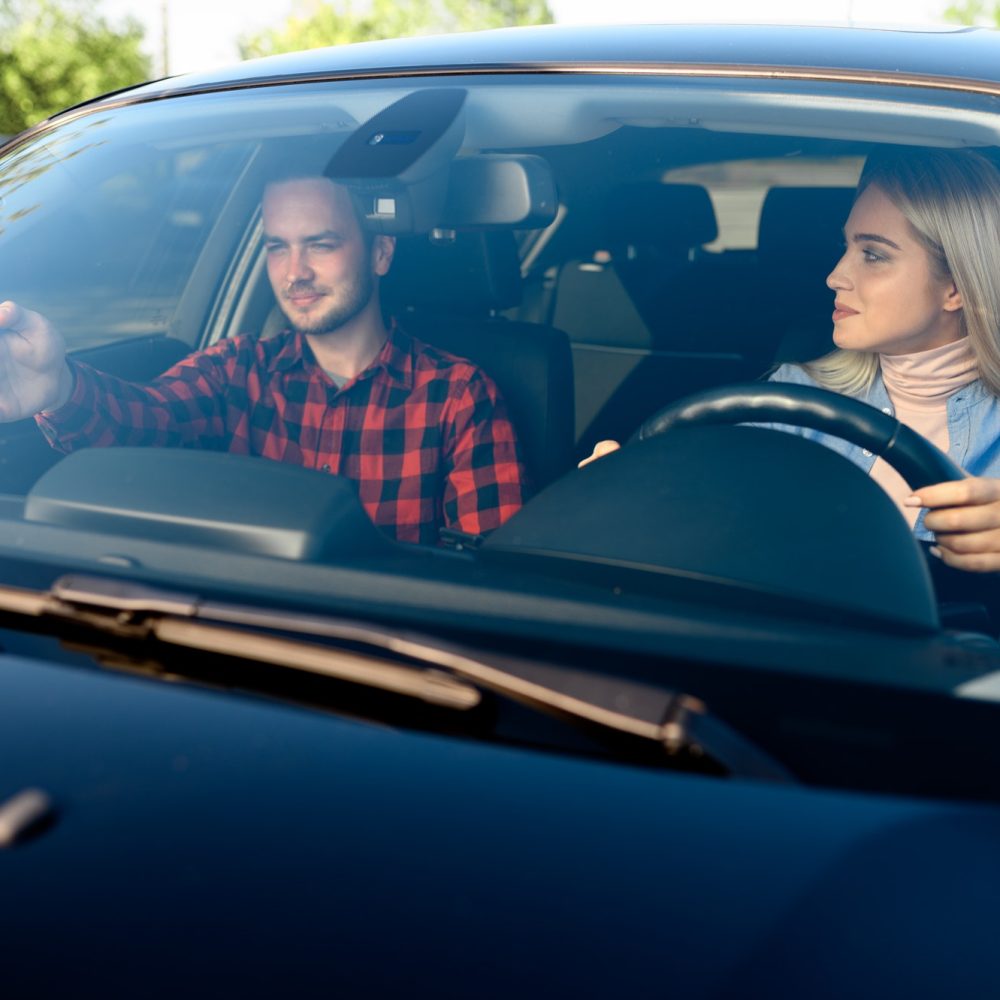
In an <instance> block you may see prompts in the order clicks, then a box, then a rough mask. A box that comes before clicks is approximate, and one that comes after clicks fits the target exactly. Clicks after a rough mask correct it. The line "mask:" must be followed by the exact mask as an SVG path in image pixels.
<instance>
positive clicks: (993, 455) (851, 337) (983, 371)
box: [587, 149, 1000, 572]
mask: <svg viewBox="0 0 1000 1000" xmlns="http://www.w3.org/2000/svg"><path fill="white" fill-rule="evenodd" d="M844 238H845V249H844V254H843V256H842V257H841V258H840V260H839V261H838V262H837V265H836V267H834V269H833V271H832V272H831V273H830V275H829V277H828V278H827V285H828V286H829V287H830V288H831V289H832V290H833V292H834V294H835V300H834V309H833V327H834V329H833V339H834V343H835V344H836V345H837V350H835V351H833V352H832V353H831V354H828V355H826V356H825V357H823V358H820V359H819V360H817V361H813V362H811V363H809V364H805V365H801V366H799V365H782V366H781V367H780V368H779V369H778V370H777V371H776V372H774V374H773V375H772V376H771V378H772V380H774V381H779V382H792V383H797V384H801V385H817V386H820V387H821V388H825V389H831V390H833V391H836V392H840V393H844V394H845V395H849V396H853V397H855V398H857V399H860V400H862V401H864V402H866V403H869V404H870V405H872V406H875V407H877V408H878V409H880V410H882V411H883V412H886V413H891V414H894V415H895V416H896V418H897V419H899V420H900V421H901V422H903V423H905V424H907V425H909V426H910V427H912V428H913V429H914V430H916V431H918V432H919V433H920V434H922V435H923V436H924V437H926V438H928V439H929V440H930V441H932V442H933V443H934V444H936V445H937V446H938V447H939V448H940V449H941V450H942V451H944V452H946V453H947V454H948V455H949V456H950V457H951V458H952V459H953V460H954V461H955V462H957V463H958V464H959V465H960V466H962V468H963V469H965V470H966V472H967V473H968V476H967V478H965V479H964V480H961V481H958V482H950V483H939V484H937V485H934V486H928V487H926V488H923V489H921V490H920V492H919V495H915V494H913V492H912V491H911V490H910V489H909V488H908V487H907V486H906V484H905V483H904V482H903V480H902V478H901V477H900V476H899V474H898V473H896V472H895V471H894V470H893V469H891V468H890V467H889V466H888V465H887V464H886V463H885V462H883V461H882V460H881V459H877V458H875V456H873V455H872V454H871V453H869V452H865V451H863V450H862V449H861V448H859V447H857V446H856V445H852V444H849V443H848V442H846V441H842V440H840V439H838V438H833V437H830V436H829V435H826V434H824V433H822V432H820V431H815V430H811V429H806V428H787V429H788V430H789V431H791V432H792V433H798V434H801V435H802V436H804V437H808V438H812V439H814V440H817V441H820V442H821V443H823V444H825V445H827V446H829V447H831V448H833V449H835V450H836V451H839V452H840V453H841V454H843V455H845V456H846V457H847V458H849V459H850V460H852V461H854V462H855V463H856V464H858V465H859V466H861V467H862V468H863V469H865V471H867V472H868V473H869V474H870V475H871V476H872V478H873V479H875V480H876V481H877V482H878V483H879V484H880V485H881V486H883V487H884V488H885V489H886V491H887V492H888V493H889V495H890V496H891V497H892V498H893V500H895V502H896V503H897V505H898V506H899V507H900V509H901V510H902V511H903V513H904V514H905V515H906V516H907V518H908V520H909V522H910V524H911V525H912V526H913V527H914V530H915V532H916V534H917V536H918V537H920V538H929V537H931V534H932V533H933V536H934V537H935V538H936V548H935V549H934V550H932V551H935V554H938V555H940V557H941V558H942V559H943V561H944V562H945V563H947V564H948V565H950V566H954V567H957V568H960V569H966V570H974V571H979V572H991V571H996V570H1000V172H998V170H997V168H996V167H995V166H994V165H993V164H992V163H991V162H990V161H989V160H988V159H987V158H986V157H984V156H982V155H981V154H979V153H976V152H972V151H967V150H962V151H952V150H947V151H946V150H904V149H900V150H896V151H893V152H887V153H878V154H873V155H872V156H870V157H869V159H868V162H867V163H866V165H865V169H864V172H863V173H862V176H861V181H860V183H859V185H858V192H857V196H856V199H855V202H854V207H853V208H852V210H851V214H850V216H849V217H848V219H847V223H846V225H845V227H844ZM616 447H617V445H616V444H615V443H614V442H606V441H602V442H600V443H599V444H598V445H597V447H596V448H595V449H594V454H593V455H592V456H591V459H593V458H596V457H599V456H600V455H602V454H607V452H608V451H612V450H614V448H616ZM591 459H588V460H587V461H590V460H591Z"/></svg>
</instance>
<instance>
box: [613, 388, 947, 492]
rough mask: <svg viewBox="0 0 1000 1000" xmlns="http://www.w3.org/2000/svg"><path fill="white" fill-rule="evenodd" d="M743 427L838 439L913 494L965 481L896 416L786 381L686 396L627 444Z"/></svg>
mask: <svg viewBox="0 0 1000 1000" xmlns="http://www.w3.org/2000/svg"><path fill="white" fill-rule="evenodd" d="M747 423H752V424H770V423H777V424H789V425H791V426H793V427H811V428H813V429H815V430H818V431H823V432H824V433H826V434H831V435H833V436H834V437H839V438H842V439H843V440H845V441H849V442H850V443H851V444H856V445H858V446H859V447H861V448H865V449H867V450H868V451H870V452H872V453H873V454H875V455H878V456H880V457H881V458H882V459H884V460H885V461H886V462H888V464H889V465H891V466H892V467H893V468H894V469H895V470H896V471H897V472H898V473H899V474H900V475H901V476H902V477H903V478H904V479H905V480H906V482H907V483H908V484H909V485H910V487H912V488H913V489H914V490H919V489H920V488H921V487H923V486H930V485H932V484H933V483H943V482H948V481H951V480H956V479H964V478H965V473H964V472H963V471H962V469H961V468H960V467H959V466H958V465H956V464H955V463H954V462H953V461H952V460H951V459H950V458H949V457H948V456H947V455H946V454H945V453H944V452H943V451H941V449H940V448H938V447H937V446H936V445H933V444H931V442H930V441H928V440H927V439H926V438H925V437H922V436H921V435H920V434H918V433H917V432H916V431H914V430H912V429H911V428H909V427H907V426H906V425H905V424H901V423H900V422H899V421H898V420H897V419H896V418H895V417H893V416H890V415H889V414H887V413H883V412H882V411H881V410H877V409H876V408H875V407H873V406H869V405H868V404H867V403H862V402H860V401H859V400H857V399H852V398H851V397H849V396H842V395H840V394H839V393H836V392H830V391H829V390H827V389H817V388H815V387H813V386H807V385H793V384H790V383H786V382H747V383H740V384H736V385H728V386H721V387H719V388H716V389H708V390H706V391H705V392H700V393H696V394H695V395H692V396H686V397H685V398H684V399H682V400H679V401H678V402H676V403H672V404H671V405H670V406H667V407H665V408H664V409H662V410H660V411H659V413H656V414H654V415H653V416H652V417H650V418H649V419H648V420H646V421H645V422H644V423H643V424H642V426H641V427H640V428H639V429H638V431H636V433H635V434H634V435H633V437H632V440H639V441H644V440H646V439H647V438H651V437H655V436H656V435H657V434H663V433H665V432H666V431H668V430H671V429H672V428H675V427H685V426H690V425H692V424H747Z"/></svg>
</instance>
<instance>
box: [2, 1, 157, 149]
mask: <svg viewBox="0 0 1000 1000" xmlns="http://www.w3.org/2000/svg"><path fill="white" fill-rule="evenodd" d="M93 6H94V5H93V4H92V3H89V2H88V0H62V2H57V0H34V2H33V0H0V133H13V132H20V131H21V130H22V129H24V128H27V127H28V126H29V125H33V124H35V123H36V122H38V121H41V120H42V119H43V118H47V117H48V116H49V115H51V114H53V113H54V112H56V111H59V110H60V109H62V108H64V107H66V106H68V105H70V104H78V103H79V102H80V101H84V100H87V99H88V98H90V97H96V96H98V95H99V94H103V93H106V92H107V91H109V90H118V89H120V88H121V87H127V86H129V85H131V84H133V83H139V82H141V81H142V80H145V79H148V77H149V72H150V65H149V59H148V57H147V56H145V55H143V53H142V52H141V50H140V46H141V44H142V40H143V29H142V26H141V25H140V24H139V22H138V21H136V20H134V19H132V18H127V19H126V20H125V21H124V22H123V23H121V24H120V25H113V24H110V23H109V22H108V21H107V20H106V19H105V18H103V17H100V16H98V15H97V14H95V13H94V11H93Z"/></svg>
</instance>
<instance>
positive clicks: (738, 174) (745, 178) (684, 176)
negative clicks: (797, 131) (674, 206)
mask: <svg viewBox="0 0 1000 1000" xmlns="http://www.w3.org/2000/svg"><path fill="white" fill-rule="evenodd" d="M863 164H864V158H863V157H861V156H836V157H825V158H820V157H805V156H788V157H781V158H780V159H758V160H729V161H726V162H720V163H701V164H697V165H695V166H685V167H678V168H677V169H674V170H668V171H667V172H666V173H665V174H664V175H663V181H664V183H667V184H700V185H701V186H702V187H704V188H706V189H707V191H708V194H709V197H710V198H711V199H712V205H713V207H714V208H715V218H716V222H717V223H718V226H719V235H718V237H717V238H716V239H715V240H713V241H712V242H711V243H706V244H705V247H704V249H706V250H710V251H717V252H719V251H723V250H753V249H756V247H757V231H758V227H759V224H760V212H761V208H762V207H763V204H764V198H765V197H766V196H767V192H768V191H769V190H770V189H771V188H773V187H778V188H781V187H843V188H854V187H855V186H856V185H857V183H858V178H859V177H860V176H861V167H862V166H863Z"/></svg>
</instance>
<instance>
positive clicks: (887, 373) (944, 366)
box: [879, 337, 979, 409]
mask: <svg viewBox="0 0 1000 1000" xmlns="http://www.w3.org/2000/svg"><path fill="white" fill-rule="evenodd" d="M879 363H880V366H881V369H882V380H883V381H884V382H885V387H886V390H887V391H888V393H889V398H890V399H892V401H893V403H895V404H896V405H897V406H900V405H902V406H904V407H907V408H912V409H939V408H941V407H942V406H943V405H944V404H945V402H946V401H947V399H948V397H949V396H950V395H951V394H952V393H953V392H957V391H958V390H959V389H961V388H962V386H963V385H968V384H969V383H970V382H975V380H976V379H977V378H978V377H979V371H978V369H977V367H976V356H975V354H973V353H972V348H971V347H970V346H969V338H968V337H962V338H960V339H959V340H955V341H952V342H951V343H950V344H945V345H944V346H943V347H933V348H931V349H930V350H929V351H918V352H917V353H915V354H880V355H879Z"/></svg>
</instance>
